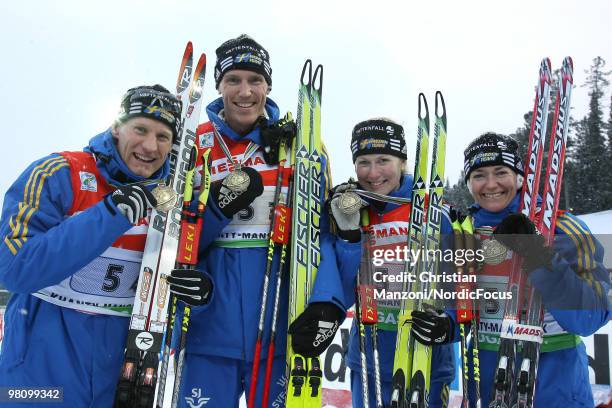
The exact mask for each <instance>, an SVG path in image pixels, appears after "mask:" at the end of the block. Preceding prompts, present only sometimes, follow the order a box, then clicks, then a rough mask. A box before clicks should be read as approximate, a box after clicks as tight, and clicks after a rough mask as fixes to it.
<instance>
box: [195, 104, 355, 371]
mask: <svg viewBox="0 0 612 408" xmlns="http://www.w3.org/2000/svg"><path fill="white" fill-rule="evenodd" d="M222 109H223V100H222V99H221V98H219V99H217V100H215V101H213V102H212V103H210V104H209V105H208V107H207V109H206V110H207V113H208V117H209V119H210V121H211V122H212V124H213V125H214V126H215V127H216V129H217V131H218V133H219V134H220V135H221V137H223V138H224V140H226V141H227V143H228V145H232V146H233V144H232V143H233V142H235V141H240V140H241V141H245V140H249V141H251V142H253V143H255V144H257V145H258V146H261V145H262V142H261V135H260V129H259V127H256V128H254V129H253V130H252V131H251V132H250V133H248V134H247V135H245V136H240V135H238V134H236V132H234V131H233V130H232V129H231V128H230V127H229V126H228V125H227V124H226V123H225V121H224V120H223V119H222V117H223V115H222V114H220V112H221V110H222ZM265 109H266V113H267V118H268V121H269V122H273V121H276V120H278V118H279V108H278V106H277V105H276V103H275V102H274V101H272V100H271V99H270V98H268V99H267V102H266V106H265ZM210 129H212V128H211V126H210V123H206V124H203V125H200V127H199V130H198V137H199V139H198V143H199V147H200V148H201V149H202V148H212V147H213V146H214V145H215V144H216V143H218V142H217V140H216V139H215V136H214V135H213V132H212V130H210ZM209 130H210V131H209ZM262 150H263V149H262V148H261V147H260V148H259V149H258V150H257V152H256V153H255V154H254V155H253V156H252V158H251V163H252V164H251V165H252V166H253V167H256V166H261V167H260V168H259V169H258V171H260V172H261V169H265V171H269V170H270V169H272V170H273V169H276V168H277V166H268V165H267V164H265V163H264V161H263V159H262V158H263V155H262ZM232 154H234V153H233V152H232ZM240 154H241V153H240ZM321 159H322V162H321V169H322V174H323V181H322V183H321V191H320V197H322V199H323V200H324V199H325V196H326V192H327V190H328V187H329V183H330V173H329V161H328V157H327V154H326V152H325V150H324V151H323V154H322V157H321ZM225 161H226V158H225V157H224V156H221V157H218V158H216V159H215V158H213V164H212V165H213V169H214V171H215V172H219V171H220V170H218V169H225V166H226V165H225V164H218V163H221V162H223V163H226V162H225ZM257 163H259V164H257ZM215 177H218V178H219V179H218V180H216V181H220V180H221V178H220V177H221V175H220V174H218V173H215V174H213V182H215ZM268 204H269V203H266V204H265V205H264V206H263V207H265V211H268V209H269V208H271V207H270V206H269V205H268ZM259 205H261V204H259ZM320 205H321V208H323V201H322V202H321V203H320ZM266 214H267V213H266ZM245 216H246V217H247V218H248V216H249V214H246V215H245ZM266 216H267V215H266ZM239 217H243V214H241V213H238V214H236V215H234V219H235V221H236V218H239ZM230 221H232V219H230V218H227V217H225V216H224V215H223V213H222V212H221V211H220V210H219V207H218V206H217V204H216V202H215V200H214V199H213V197H212V195H211V196H210V197H209V199H208V202H207V209H206V212H205V215H204V220H203V228H202V236H201V238H200V257H199V263H198V268H199V269H202V270H204V271H207V272H208V273H209V274H210V275H211V276H212V279H213V281H214V288H215V289H214V291H215V299H214V301H211V302H210V304H209V305H207V307H206V308H195V309H194V310H192V312H191V323H190V328H189V332H188V335H187V351H188V352H189V353H194V354H203V355H211V356H221V357H226V358H232V359H239V360H243V361H252V359H253V353H254V346H255V342H256V337H257V328H258V321H259V313H260V308H261V299H262V290H263V283H264V274H265V267H266V257H267V250H268V248H267V245H268V244H267V230H266V231H265V232H266V234H265V235H266V237H265V239H263V240H261V241H262V242H259V243H255V244H254V243H252V242H251V243H249V244H248V245H243V244H234V245H232V244H227V242H225V243H220V241H219V239H220V237H221V236H223V237H227V236H232V234H234V235H236V234H241V233H242V232H241V231H242V230H241V229H240V228H243V229H244V228H248V227H249V225H248V223H243V224H242V225H241V226H239V227H238V229H232V230H231V231H232V232H228V231H229V230H228V229H227V227H228V225H229V223H230ZM267 222H268V223H269V221H267ZM320 225H321V241H320V245H321V253H322V255H321V265H320V267H319V270H318V274H317V278H316V282H315V289H314V293H313V295H312V296H311V299H310V301H311V302H323V301H325V302H333V303H334V304H335V305H337V306H338V307H340V308H341V309H342V310H344V311H346V309H347V307H348V306H350V303H348V304H347V300H346V299H345V298H344V295H343V290H342V277H341V274H340V267H339V266H338V264H337V263H336V261H335V260H336V257H335V255H334V254H333V253H334V252H335V245H336V243H335V237H333V236H332V235H331V234H329V232H328V231H329V227H328V225H329V223H328V216H327V215H326V214H325V213H324V211H322V213H321V220H320ZM339 245H340V246H342V245H343V244H342V243H340V244H339ZM289 256H291V255H290V254H288V257H289ZM346 256H349V255H348V254H346ZM279 258H280V251H279V250H277V251H276V252H275V255H274V258H273V263H272V269H271V271H272V275H271V284H270V286H269V291H268V302H267V308H266V323H265V327H264V338H263V341H262V356H261V358H265V357H266V355H267V350H268V345H269V339H270V324H271V320H272V309H273V301H274V296H275V275H276V272H277V271H278V266H279ZM340 258H341V260H342V259H345V256H344V255H341V256H340ZM330 260H333V262H330ZM288 266H289V262H288V261H287V263H286V269H287V270H285V271H284V272H283V273H284V275H283V284H282V287H281V293H280V309H279V314H278V322H277V329H276V333H277V337H276V344H275V355H283V354H285V353H286V349H287V345H286V341H287V337H286V333H287V316H288V308H287V307H288V306H287V304H288V277H289V273H288V269H289V268H288Z"/></svg>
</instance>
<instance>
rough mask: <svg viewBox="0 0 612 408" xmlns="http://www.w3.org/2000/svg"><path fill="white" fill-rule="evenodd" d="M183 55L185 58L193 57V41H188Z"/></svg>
mask: <svg viewBox="0 0 612 408" xmlns="http://www.w3.org/2000/svg"><path fill="white" fill-rule="evenodd" d="M183 55H184V57H183V58H185V56H189V55H193V43H192V42H191V41H187V44H186V45H185V52H184V53H183Z"/></svg>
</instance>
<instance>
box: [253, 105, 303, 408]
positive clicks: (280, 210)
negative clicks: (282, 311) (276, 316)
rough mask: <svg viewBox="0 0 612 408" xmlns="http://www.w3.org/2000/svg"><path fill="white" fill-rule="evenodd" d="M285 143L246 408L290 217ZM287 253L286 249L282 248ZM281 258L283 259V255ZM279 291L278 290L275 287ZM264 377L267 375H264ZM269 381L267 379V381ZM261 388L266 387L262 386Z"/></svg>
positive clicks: (282, 143)
mask: <svg viewBox="0 0 612 408" xmlns="http://www.w3.org/2000/svg"><path fill="white" fill-rule="evenodd" d="M284 119H285V120H286V121H291V120H292V118H291V113H287V115H286V116H285V118H284ZM286 146H287V141H286V140H285V139H281V140H280V142H279V163H278V170H277V171H278V173H277V176H276V186H275V189H274V202H273V207H272V209H271V213H270V235H269V238H268V253H267V257H266V269H265V274H264V283H263V290H262V295H261V307H260V309H259V323H258V325H257V339H256V341H255V351H254V353H253V369H252V371H251V385H250V387H249V395H248V402H247V406H248V408H254V407H255V397H256V393H257V382H258V380H259V363H260V359H261V345H262V341H263V336H264V326H265V319H266V309H267V305H268V287H269V285H270V278H271V275H272V263H273V260H274V253H275V250H276V248H277V247H280V248H282V246H283V245H286V244H287V242H288V236H289V234H288V233H289V230H288V225H287V224H286V223H287V220H288V218H289V217H290V210H289V208H288V207H287V205H286V202H287V199H286V192H285V191H283V189H284V187H283V180H285V179H287V174H286V173H287V171H288V169H286V167H285V165H286V163H287V152H286ZM285 251H286V248H285ZM281 256H282V257H284V255H282V253H281ZM281 263H282V266H284V260H283V261H282V262H281ZM281 276H282V269H280V270H279V274H277V283H278V278H279V277H281ZM277 289H280V288H277ZM278 295H279V292H276V297H275V299H274V304H275V307H277V306H278V303H277V300H278ZM272 326H273V333H274V336H275V335H276V325H275V323H273V324H272ZM273 342H274V339H273V338H272V340H271V343H270V345H271V346H272V352H274V346H273ZM266 378H268V377H267V375H266ZM268 381H269V379H268ZM264 388H266V386H265V385H264ZM268 392H269V383H268ZM266 398H267V397H266ZM266 403H267V402H266V401H265V402H264V404H263V406H266V405H265V404H266Z"/></svg>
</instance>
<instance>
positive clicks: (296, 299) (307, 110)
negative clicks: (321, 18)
mask: <svg viewBox="0 0 612 408" xmlns="http://www.w3.org/2000/svg"><path fill="white" fill-rule="evenodd" d="M322 86H323V67H322V66H321V65H318V66H317V67H316V69H315V70H314V73H313V70H312V61H310V60H307V61H306V62H305V64H304V67H303V69H302V75H301V79H300V87H299V92H298V112H297V135H296V138H295V140H294V144H293V148H292V157H294V163H293V164H294V170H293V177H294V179H293V205H294V212H293V217H292V228H291V229H292V232H293V234H292V236H291V264H290V273H289V324H291V323H292V322H293V321H294V320H295V319H296V318H297V316H298V315H299V314H300V313H302V312H303V311H304V309H305V308H306V305H307V302H308V299H309V297H310V294H311V290H312V285H313V283H314V280H315V278H316V274H317V271H318V268H319V263H320V260H321V251H320V239H319V234H320V216H321V199H322V197H321V182H322V178H321V148H322V146H321V94H322ZM287 377H288V384H287V398H286V406H287V407H289V408H296V407H299V408H302V407H305V408H314V407H317V408H320V407H321V384H322V379H323V372H322V368H321V363H320V361H319V358H318V357H316V358H308V359H307V358H305V357H304V356H302V355H299V354H296V353H294V352H293V350H292V348H291V338H290V336H289V338H288V339H287Z"/></svg>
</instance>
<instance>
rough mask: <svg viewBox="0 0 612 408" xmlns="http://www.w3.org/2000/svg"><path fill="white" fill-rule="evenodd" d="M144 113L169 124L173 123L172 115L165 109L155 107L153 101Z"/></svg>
mask: <svg viewBox="0 0 612 408" xmlns="http://www.w3.org/2000/svg"><path fill="white" fill-rule="evenodd" d="M144 113H146V114H149V115H153V116H155V117H157V118H162V119H163V120H165V121H167V122H169V123H174V116H172V114H171V113H170V112H169V111H167V110H166V109H164V108H162V107H160V106H157V105H155V101H153V102H151V105H149V106H147V107H146V108H145V110H144Z"/></svg>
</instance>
